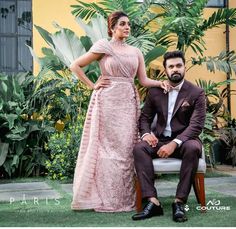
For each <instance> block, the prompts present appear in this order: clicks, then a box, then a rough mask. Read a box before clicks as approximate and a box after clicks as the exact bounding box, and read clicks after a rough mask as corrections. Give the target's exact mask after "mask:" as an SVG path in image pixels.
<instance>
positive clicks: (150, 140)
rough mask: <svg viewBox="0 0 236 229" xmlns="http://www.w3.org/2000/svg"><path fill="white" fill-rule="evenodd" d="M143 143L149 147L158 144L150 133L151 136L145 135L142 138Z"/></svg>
mask: <svg viewBox="0 0 236 229" xmlns="http://www.w3.org/2000/svg"><path fill="white" fill-rule="evenodd" d="M142 140H143V141H146V142H147V143H148V144H149V145H150V146H152V147H156V146H157V143H158V139H157V137H156V136H155V135H154V134H153V133H151V134H146V135H145V136H144V137H143V138H142Z"/></svg>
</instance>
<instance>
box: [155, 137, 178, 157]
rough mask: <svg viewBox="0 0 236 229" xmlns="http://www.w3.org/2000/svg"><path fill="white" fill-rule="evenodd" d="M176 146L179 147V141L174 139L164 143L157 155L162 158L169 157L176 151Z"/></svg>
mask: <svg viewBox="0 0 236 229" xmlns="http://www.w3.org/2000/svg"><path fill="white" fill-rule="evenodd" d="M176 148H177V143H176V142H174V141H171V142H169V143H168V144H166V145H163V146H162V147H161V148H160V149H159V150H158V151H157V155H158V156H159V157H161V158H168V157H169V156H170V155H171V154H172V153H174V151H175V149H176Z"/></svg>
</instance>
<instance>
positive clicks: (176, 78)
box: [167, 73, 184, 83]
mask: <svg viewBox="0 0 236 229" xmlns="http://www.w3.org/2000/svg"><path fill="white" fill-rule="evenodd" d="M167 77H168V79H169V81H170V82H172V83H180V82H181V81H182V80H183V78H184V74H183V75H181V74H180V73H173V74H172V75H171V76H169V75H167Z"/></svg>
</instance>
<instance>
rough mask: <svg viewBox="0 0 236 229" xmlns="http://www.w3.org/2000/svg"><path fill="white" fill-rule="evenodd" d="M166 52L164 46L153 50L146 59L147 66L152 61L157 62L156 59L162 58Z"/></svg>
mask: <svg viewBox="0 0 236 229" xmlns="http://www.w3.org/2000/svg"><path fill="white" fill-rule="evenodd" d="M165 52H166V48H164V47H162V46H157V47H155V48H154V49H152V50H151V51H150V52H148V53H147V54H146V55H145V57H144V59H145V64H146V65H148V64H149V63H150V62H151V61H153V60H155V59H156V58H158V57H160V56H162V55H163V54H164V53H165Z"/></svg>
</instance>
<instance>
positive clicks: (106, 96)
mask: <svg viewBox="0 0 236 229" xmlns="http://www.w3.org/2000/svg"><path fill="white" fill-rule="evenodd" d="M90 52H93V53H104V55H103V57H102V59H101V60H100V61H99V65H100V68H101V72H102V75H104V76H109V77H110V82H111V85H110V86H109V87H108V88H102V89H99V90H97V91H93V93H92V96H91V100H90V104H89V108H88V111H87V117H86V121H85V124H84V130H83V135H82V139H81V145H80V151H79V154H78V159H77V164H76V169H75V174H74V184H73V201H72V205H71V207H72V209H74V210H79V209H94V210H95V211H100V212H121V211H131V210H134V206H135V187H134V175H135V173H134V163H133V155H132V150H133V147H134V144H135V143H136V141H137V120H138V118H139V96H138V93H137V89H136V88H135V85H134V77H135V75H136V74H137V69H138V66H139V55H142V54H141V52H140V51H139V49H137V48H135V47H132V46H129V45H127V44H125V43H121V42H117V41H115V42H112V41H108V40H106V39H102V40H99V41H97V42H96V43H95V44H94V45H93V46H92V47H91V49H90Z"/></svg>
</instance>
